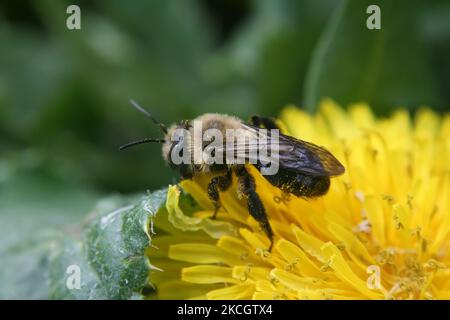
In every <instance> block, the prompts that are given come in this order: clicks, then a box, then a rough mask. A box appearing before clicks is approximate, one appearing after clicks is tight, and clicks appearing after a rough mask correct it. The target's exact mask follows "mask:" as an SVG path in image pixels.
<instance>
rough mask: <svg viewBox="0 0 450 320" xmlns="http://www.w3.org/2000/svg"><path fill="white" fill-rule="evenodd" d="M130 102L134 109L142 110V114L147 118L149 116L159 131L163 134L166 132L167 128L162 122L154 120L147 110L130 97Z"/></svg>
mask: <svg viewBox="0 0 450 320" xmlns="http://www.w3.org/2000/svg"><path fill="white" fill-rule="evenodd" d="M130 103H131V105H132V106H133V107H135V108H136V110H138V111H139V112H142V113H143V114H145V115H146V116H147V117H148V118H150V119H151V120H152V121H153V123H154V124H156V125H157V126H158V127H159V128H160V129H161V131H162V132H163V133H164V134H167V128H166V126H165V125H164V123H162V122H159V121H158V120H156V119H155V118H154V117H153V116H152V115H151V114H150V113H149V112H148V111H147V110H145V109H144V108H142V107H141V106H140V105H139V104H138V103H137V102H136V101H134V100H133V99H130Z"/></svg>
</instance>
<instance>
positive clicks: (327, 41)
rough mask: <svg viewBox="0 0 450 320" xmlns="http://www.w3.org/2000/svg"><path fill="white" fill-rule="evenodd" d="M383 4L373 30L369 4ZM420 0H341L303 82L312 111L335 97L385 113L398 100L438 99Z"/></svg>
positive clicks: (416, 103) (432, 101)
mask: <svg viewBox="0 0 450 320" xmlns="http://www.w3.org/2000/svg"><path fill="white" fill-rule="evenodd" d="M372 4H376V5H378V6H379V7H380V9H381V30H369V29H368V28H367V27H366V20H367V18H368V17H369V14H367V13H366V10H367V7H368V6H369V5H372ZM421 5H422V3H420V2H419V1H385V0H379V1H369V0H363V1H360V0H357V1H356V0H348V1H342V2H341V4H340V6H339V7H338V9H337V10H336V11H335V12H334V15H333V17H332V18H331V19H330V21H329V22H328V25H327V27H326V30H325V31H324V33H323V35H322V36H321V38H320V40H319V42H318V44H317V47H316V49H315V52H314V55H313V58H312V62H311V65H310V68H309V71H308V75H307V80H306V84H305V87H304V95H305V98H304V99H305V100H304V102H305V103H304V105H305V106H306V107H307V108H308V109H309V110H310V111H313V110H314V109H315V108H316V106H317V104H318V102H319V100H320V99H321V98H323V97H330V98H332V99H335V100H336V101H337V102H339V103H341V104H343V105H347V104H349V103H353V102H359V101H365V102H368V103H369V104H371V105H372V106H373V107H375V109H377V110H378V111H380V112H381V113H386V112H387V110H389V108H392V107H393V106H394V107H395V106H399V105H401V106H405V107H408V108H410V109H414V108H416V107H418V106H420V105H421V104H428V105H439V104H440V102H441V97H440V96H439V94H438V93H437V89H436V82H435V79H434V78H433V75H432V73H431V69H430V66H429V64H428V60H427V58H428V57H427V55H426V51H425V47H424V44H423V41H422V39H421V35H420V30H419V26H420V24H419V23H417V22H418V21H419V19H420V12H421Z"/></svg>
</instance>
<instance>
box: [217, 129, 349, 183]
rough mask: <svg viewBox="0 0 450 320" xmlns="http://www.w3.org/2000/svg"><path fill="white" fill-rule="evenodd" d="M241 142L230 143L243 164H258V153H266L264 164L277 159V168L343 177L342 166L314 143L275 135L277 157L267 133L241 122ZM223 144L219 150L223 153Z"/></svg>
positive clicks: (259, 157)
mask: <svg viewBox="0 0 450 320" xmlns="http://www.w3.org/2000/svg"><path fill="white" fill-rule="evenodd" d="M242 128H243V129H244V132H245V136H246V137H247V138H252V139H248V140H246V141H245V142H239V141H235V142H234V144H233V149H234V156H235V157H236V159H240V160H244V161H245V162H246V163H248V162H250V163H259V162H260V161H261V160H262V156H261V153H260V151H261V150H262V149H264V148H265V149H267V151H269V152H268V153H269V154H270V155H268V156H267V157H265V159H264V160H265V161H267V160H269V161H274V160H276V159H278V161H279V166H280V168H283V169H286V170H290V171H297V172H302V173H305V174H309V175H315V176H337V175H340V174H343V173H344V171H345V168H344V166H343V165H342V164H341V163H340V162H339V160H337V159H336V158H335V157H334V156H333V155H332V154H331V153H330V152H329V151H327V150H326V149H324V148H322V147H319V146H317V145H315V144H312V143H309V142H306V141H303V140H299V139H296V138H294V137H290V136H287V135H284V134H281V133H279V135H278V137H279V140H278V141H279V144H278V155H276V153H275V154H273V152H272V150H271V148H272V147H273V146H272V144H271V135H270V131H268V130H266V129H261V128H258V127H255V126H252V125H249V124H245V123H242ZM226 148H227V146H226V145H223V146H222V147H221V150H220V151H222V152H226Z"/></svg>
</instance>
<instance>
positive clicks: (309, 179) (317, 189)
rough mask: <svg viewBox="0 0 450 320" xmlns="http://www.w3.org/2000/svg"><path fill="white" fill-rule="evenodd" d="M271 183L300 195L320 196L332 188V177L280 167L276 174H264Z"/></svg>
mask: <svg viewBox="0 0 450 320" xmlns="http://www.w3.org/2000/svg"><path fill="white" fill-rule="evenodd" d="M264 177H265V178H266V179H267V180H268V181H269V182H270V183H271V184H273V185H274V186H276V187H278V188H280V189H281V190H283V191H285V192H289V193H292V194H293V195H296V196H299V197H318V196H322V195H324V194H326V193H327V192H328V189H329V188H330V178H329V177H322V176H309V175H306V174H303V173H298V172H292V171H289V170H283V169H280V170H279V172H278V173H277V174H275V175H266V176H264Z"/></svg>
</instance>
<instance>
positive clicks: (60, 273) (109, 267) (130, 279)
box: [49, 189, 167, 299]
mask: <svg viewBox="0 0 450 320" xmlns="http://www.w3.org/2000/svg"><path fill="white" fill-rule="evenodd" d="M166 193H167V190H166V189H164V190H160V191H156V192H154V193H152V194H149V195H147V196H145V197H143V198H142V199H141V200H140V201H139V202H138V204H136V205H134V204H129V201H126V200H125V199H123V200H122V203H121V207H120V208H118V209H117V208H116V209H114V210H107V213H105V210H104V209H103V210H102V211H103V212H101V213H100V214H99V213H96V216H97V217H96V218H95V219H94V221H93V222H91V223H89V225H88V226H87V227H86V228H85V229H84V231H83V232H82V237H81V240H77V239H74V238H72V239H71V238H67V239H66V240H65V241H64V243H63V244H62V246H61V247H60V248H59V249H58V251H57V252H56V253H55V254H54V255H53V256H52V258H51V260H50V276H49V279H50V297H51V298H53V299H130V298H133V297H139V294H140V292H141V290H142V289H143V287H144V286H146V285H147V284H148V278H149V272H150V271H151V270H152V268H154V267H152V265H151V264H150V262H149V261H148V259H147V257H146V256H145V254H144V251H145V249H146V248H147V247H148V246H149V245H150V243H151V237H150V236H151V232H152V231H151V226H152V219H153V218H154V216H155V215H156V213H157V212H158V210H159V209H160V208H161V207H162V206H163V205H164V204H165V199H166ZM110 201H112V202H113V205H111V204H110V203H109V202H110ZM119 202H120V201H119ZM117 204H118V203H117V199H115V200H114V199H111V200H105V201H104V204H103V206H106V207H110V208H112V207H116V206H117ZM70 266H75V267H76V268H79V271H80V280H81V284H80V288H79V289H74V288H72V289H70V286H69V287H68V286H67V281H70V279H69V277H71V276H72V275H73V274H67V271H68V267H70Z"/></svg>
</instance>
